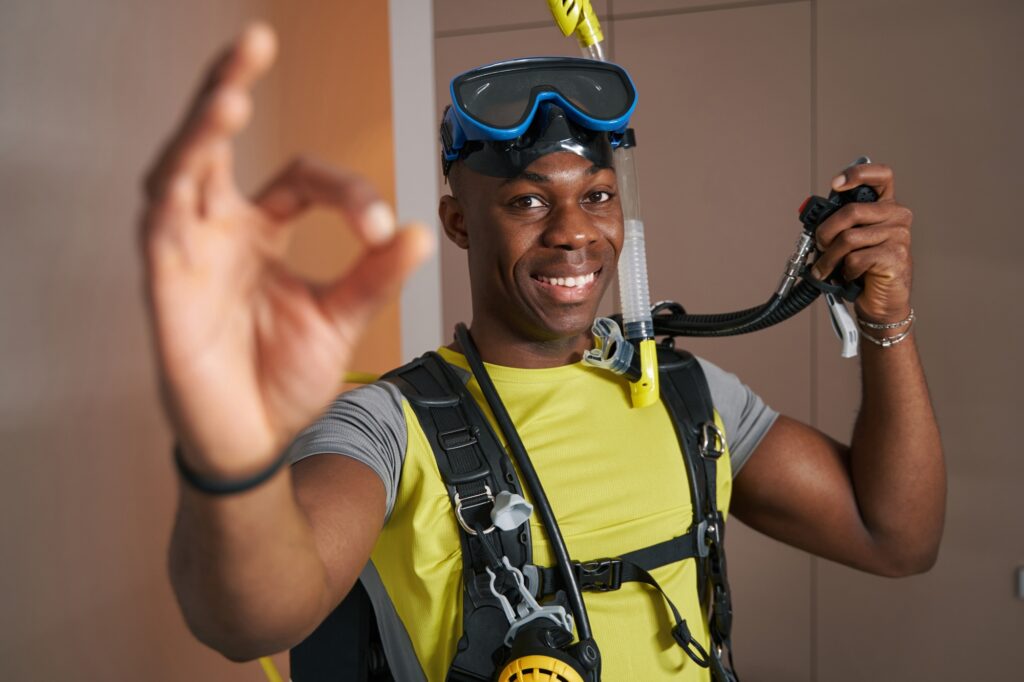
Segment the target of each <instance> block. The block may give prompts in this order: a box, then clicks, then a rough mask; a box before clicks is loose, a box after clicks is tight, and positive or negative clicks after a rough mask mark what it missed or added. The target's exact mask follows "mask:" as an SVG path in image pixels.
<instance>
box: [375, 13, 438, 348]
mask: <svg viewBox="0 0 1024 682" xmlns="http://www.w3.org/2000/svg"><path fill="white" fill-rule="evenodd" d="M388 28H389V32H388V39H389V42H390V50H391V107H392V109H391V112H392V114H391V115H392V122H393V125H394V139H395V159H394V163H395V213H396V214H397V217H398V220H399V221H400V222H403V223H404V222H407V221H409V220H413V219H419V220H421V221H427V222H426V224H427V225H428V226H429V227H430V228H432V232H433V235H434V245H435V248H434V255H433V256H432V257H431V258H430V260H428V261H427V262H426V263H424V264H423V265H421V266H420V269H419V270H417V271H416V272H414V273H413V274H412V275H411V276H410V277H409V279H408V280H407V281H406V283H405V286H403V287H402V293H401V301H400V316H399V320H400V325H401V335H402V362H405V361H406V360H410V359H411V358H412V357H413V356H415V355H417V354H419V353H422V352H423V351H425V350H430V349H433V348H436V347H437V346H438V345H440V344H441V341H442V338H443V332H442V322H441V319H442V318H441V312H442V310H441V266H440V258H441V249H440V244H439V241H440V230H439V229H438V227H437V220H436V219H435V218H432V216H434V215H436V211H437V186H438V177H437V173H438V168H437V165H438V164H437V131H436V129H435V128H434V118H433V115H428V116H424V111H425V110H426V111H429V112H433V111H434V110H435V109H436V104H435V101H434V99H435V95H434V3H433V2H415V3H410V2H402V1H401V0H390V2H389V5H388Z"/></svg>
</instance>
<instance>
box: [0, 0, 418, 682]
mask: <svg viewBox="0 0 1024 682" xmlns="http://www.w3.org/2000/svg"><path fill="white" fill-rule="evenodd" d="M386 9H387V6H386V3H381V2H376V1H375V0H363V1H362V2H347V3H334V2H327V1H324V2H304V3H301V6H300V4H299V3H287V2H283V1H277V0H263V1H248V2H246V1H242V0H233V1H230V2H218V3H207V2H199V1H197V0H179V1H177V2H173V3H154V2H146V3H132V2H115V1H112V0H107V1H105V2H90V3H80V2H27V1H25V2H4V3H3V4H2V5H0V205H2V206H3V213H2V215H3V218H2V220H0V292H2V293H0V365H2V371H0V460H2V463H3V474H2V475H0V519H2V520H0V547H2V548H3V558H2V562H0V564H2V565H0V676H2V677H4V678H5V679H11V680H166V681H168V682H170V681H172V680H173V681H176V682H177V681H180V680H239V681H241V680H260V679H263V674H262V672H261V671H260V669H259V666H258V665H257V664H256V663H250V664H246V665H234V664H231V663H228V662H226V661H225V660H224V659H222V658H221V657H220V656H219V655H217V654H215V653H213V652H211V651H209V650H207V649H205V648H204V647H203V646H201V645H200V644H198V643H197V642H196V641H195V640H193V639H192V637H191V636H190V635H189V634H188V632H187V631H186V629H185V627H184V624H183V622H182V619H181V616H180V615H179V613H178V611H177V608H176V606H175V604H174V602H173V597H172V595H171V592H170V587H169V585H168V581H167V577H166V571H165V568H164V561H165V559H164V557H165V550H166V544H167V540H168V536H169V532H170V525H171V515H172V511H173V505H174V494H175V479H174V475H173V472H172V469H171V464H170V456H169V447H170V445H169V444H170V434H169V433H168V431H167V428H166V426H165V425H164V422H163V419H162V417H161V415H160V412H159V409H158V406H157V401H156V394H155V390H154V385H153V376H152V375H153V371H152V363H151V357H150V351H149V348H148V339H147V337H146V331H145V324H144V318H143V313H142V306H141V295H140V287H139V277H140V272H139V267H138V266H139V263H138V258H137V255H136V247H135V235H134V230H135V218H136V215H137V212H138V209H139V192H138V185H139V178H140V176H141V173H142V170H143V169H144V167H145V166H146V165H147V163H148V161H149V159H150V157H151V156H152V155H153V153H154V151H155V150H156V147H157V146H158V143H159V142H160V141H161V140H162V139H163V137H164V136H165V135H166V134H167V133H168V132H169V130H170V127H171V126H172V124H173V123H174V122H175V121H176V120H177V118H178V116H179V115H180V114H181V113H182V108H183V106H184V103H185V101H186V97H187V96H188V94H189V92H190V91H191V90H192V88H193V87H194V85H195V84H196V81H197V78H198V75H199V70H200V68H201V67H202V66H203V65H204V64H205V63H206V61H207V59H208V57H209V56H210V55H211V54H212V52H213V50H215V49H216V48H217V47H218V46H219V45H221V44H222V43H223V42H224V41H226V40H227V39H228V38H229V37H231V36H232V35H233V34H235V33H236V32H237V31H238V30H239V28H240V27H241V26H242V25H243V23H244V22H245V20H246V19H249V18H253V17H264V18H269V19H270V20H271V21H273V22H274V23H275V25H277V26H278V28H279V30H280V34H281V42H282V52H281V60H280V63H279V64H278V66H277V67H276V68H275V70H274V72H273V73H272V74H271V76H270V77H269V78H268V79H267V81H266V82H264V83H263V84H261V85H260V86H259V88H258V91H257V96H256V106H257V113H256V118H255V121H254V123H253V125H252V127H251V128H250V129H249V130H248V131H247V132H246V133H245V134H244V135H243V136H242V139H241V144H240V146H239V153H238V170H239V176H240V178H241V181H242V185H243V186H244V187H246V188H253V187H255V186H256V185H257V184H258V183H259V182H261V181H262V180H263V179H264V178H266V177H267V175H268V174H269V173H270V172H271V171H272V170H273V169H274V168H275V167H276V166H278V165H279V164H281V163H283V162H284V161H285V160H286V159H287V158H288V157H289V156H290V155H291V153H292V151H293V150H315V151H316V153H317V154H318V155H319V156H320V157H323V158H326V159H328V160H330V161H333V162H337V163H345V164H350V165H352V166H355V167H358V168H360V169H361V170H363V171H364V172H366V173H367V174H368V175H369V176H370V178H371V179H372V180H373V181H374V182H376V184H377V185H378V187H379V188H380V190H381V192H382V193H383V194H384V196H386V197H388V198H389V199H393V170H394V169H393V149H392V146H391V145H392V142H391V119H390V115H391V109H390V107H391V100H390V80H389V62H388V60H389V57H388V49H389V46H388V34H387V21H388V18H387V13H386ZM342 36H343V37H344V39H340V37H342ZM357 67H358V68H357ZM356 92H358V93H359V106H358V107H355V106H353V105H352V103H353V100H354V93H356ZM352 248H354V240H351V239H349V238H348V236H347V234H346V233H345V231H344V229H342V228H340V227H339V221H338V220H337V219H336V218H333V217H331V216H325V215H314V216H312V217H311V218H310V219H308V220H307V221H306V222H305V224H304V225H303V227H302V230H301V233H300V235H299V237H298V239H297V242H296V244H295V249H294V252H293V254H292V264H293V265H294V266H295V267H297V268H298V269H300V270H302V271H304V272H307V273H309V274H311V275H313V276H317V277H325V276H329V275H330V274H332V273H335V272H337V271H338V269H339V268H341V267H342V266H344V264H345V263H346V262H347V261H348V259H349V257H350V256H349V255H347V254H350V253H351V249H352ZM371 335H372V336H371V337H370V338H372V339H373V341H372V342H371V343H365V344H364V345H363V347H362V348H361V349H360V351H359V353H358V355H357V361H356V363H357V365H358V366H359V367H360V369H366V370H371V371H372V370H383V369H385V368H387V367H390V366H393V365H395V364H396V363H397V362H398V360H399V350H398V347H399V333H398V313H397V305H396V304H394V303H393V304H391V305H390V306H389V307H388V308H387V309H386V310H385V311H384V312H383V314H382V315H381V316H380V317H379V319H378V320H377V322H376V323H375V327H374V329H373V330H372V331H371ZM279 662H280V661H279ZM282 667H284V666H282Z"/></svg>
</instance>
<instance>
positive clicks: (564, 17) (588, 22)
mask: <svg viewBox="0 0 1024 682" xmlns="http://www.w3.org/2000/svg"><path fill="white" fill-rule="evenodd" d="M548 8H550V9H551V15H552V16H553V17H554V18H555V23H556V24H558V30H560V31H561V32H562V35H564V36H566V37H568V36H571V35H572V34H573V33H575V34H576V37H577V38H578V39H579V41H580V46H581V47H590V46H591V45H593V44H594V43H599V42H601V41H602V40H604V34H603V33H601V24H600V23H599V22H598V20H597V14H596V13H595V12H594V8H593V7H591V6H590V0H548Z"/></svg>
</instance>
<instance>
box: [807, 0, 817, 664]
mask: <svg viewBox="0 0 1024 682" xmlns="http://www.w3.org/2000/svg"><path fill="white" fill-rule="evenodd" d="M810 24H811V26H810V29H811V36H810V38H811V40H810V50H811V54H810V67H811V73H810V78H811V82H810V86H811V87H810V89H811V92H810V95H811V97H810V100H811V101H810V104H811V111H810V114H811V117H810V128H811V130H810V138H811V139H810V151H811V158H810V171H811V177H810V188H809V189H810V194H814V185H815V183H816V182H817V180H818V0H811V4H810ZM818 308H819V306H814V307H813V308H812V309H811V318H810V333H811V338H810V346H809V348H810V353H809V360H810V363H811V366H810V386H809V387H808V390H809V394H810V395H809V398H810V402H811V410H810V418H811V425H812V426H815V427H817V426H818V422H819V411H818V334H817V330H818ZM808 560H809V561H810V580H808V589H809V590H810V595H809V600H808V607H809V611H810V613H809V614H808V615H809V621H808V629H809V630H810V632H809V633H808V635H809V636H808V640H807V641H808V644H809V646H808V659H809V660H808V662H807V663H808V666H809V668H810V676H811V682H818V560H817V559H816V558H814V556H809V558H808Z"/></svg>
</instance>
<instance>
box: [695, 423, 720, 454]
mask: <svg viewBox="0 0 1024 682" xmlns="http://www.w3.org/2000/svg"><path fill="white" fill-rule="evenodd" d="M724 452H725V436H724V435H723V434H722V432H721V430H719V428H718V426H717V425H716V424H715V423H714V422H713V421H706V422H704V423H703V424H701V425H700V454H701V455H702V456H703V457H710V458H711V459H718V458H719V457H721V456H722V453H724Z"/></svg>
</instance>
